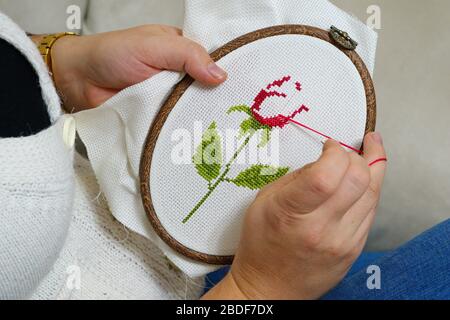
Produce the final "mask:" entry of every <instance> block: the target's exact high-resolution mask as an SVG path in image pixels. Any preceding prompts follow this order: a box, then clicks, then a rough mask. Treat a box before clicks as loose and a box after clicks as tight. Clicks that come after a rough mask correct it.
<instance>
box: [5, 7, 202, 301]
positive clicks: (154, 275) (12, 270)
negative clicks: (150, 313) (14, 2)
mask: <svg viewBox="0 0 450 320" xmlns="http://www.w3.org/2000/svg"><path fill="white" fill-rule="evenodd" d="M0 38H3V39H5V40H7V41H8V42H10V43H11V44H13V45H14V46H15V47H16V48H17V49H18V50H20V51H21V52H22V53H23V54H24V55H25V56H26V57H27V58H28V60H29V61H30V62H31V64H32V65H33V67H34V68H35V70H36V72H37V73H38V75H39V79H40V85H41V88H42V94H43V97H44V101H45V102H46V104H47V106H48V111H49V113H50V117H51V120H52V122H53V125H52V126H51V127H50V128H48V129H46V130H44V131H42V132H40V133H38V134H36V135H34V136H29V137H23V138H10V139H0V221H1V223H0V299H17V298H33V299H180V298H181V299H194V298H198V297H199V295H200V293H201V291H202V280H201V279H197V280H192V279H188V278H187V277H186V276H185V275H184V274H182V273H181V272H180V271H177V270H176V269H175V268H174V267H173V266H172V265H171V264H170V263H169V262H168V260H167V259H166V258H165V257H164V255H163V254H162V253H161V252H160V250H159V249H158V248H156V247H155V246H154V245H153V244H152V243H151V242H150V241H149V240H146V239H145V238H143V237H141V236H139V235H137V234H135V233H133V232H131V231H129V230H127V229H126V228H125V227H124V226H123V225H121V224H120V223H119V222H117V221H116V220H115V219H114V218H113V216H112V215H111V214H110V212H109V210H108V207H107V203H106V201H105V200H104V198H103V197H102V196H101V192H100V190H99V187H98V185H97V182H96V179H95V176H94V173H93V171H92V169H91V167H90V164H89V162H88V161H87V160H85V159H84V158H83V157H81V156H80V155H78V154H76V152H75V151H74V150H73V148H68V147H67V146H66V144H65V143H64V141H63V126H64V121H65V118H66V116H62V115H61V112H60V105H59V99H58V96H57V94H56V91H55V89H54V87H53V84H52V81H51V79H50V77H49V75H48V73H47V71H46V68H45V66H44V64H43V62H42V59H41V57H40V56H39V53H38V52H37V50H36V48H35V47H34V45H33V43H32V42H31V41H30V40H29V39H28V38H27V37H26V35H25V33H24V32H23V31H22V30H20V29H19V27H18V26H17V25H15V24H14V23H13V22H12V21H11V20H10V19H8V18H7V17H6V16H4V15H3V14H1V13H0ZM0 107H1V106H0ZM30 107H32V106H30Z"/></svg>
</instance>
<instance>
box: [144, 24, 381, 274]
mask: <svg viewBox="0 0 450 320" xmlns="http://www.w3.org/2000/svg"><path fill="white" fill-rule="evenodd" d="M287 34H297V35H306V36H310V37H315V38H318V39H321V40H324V41H327V42H329V43H331V44H333V45H335V46H336V47H337V48H338V49H339V50H341V51H342V52H343V53H344V54H345V55H347V56H348V57H349V59H350V60H351V61H352V62H353V64H354V65H355V67H356V69H357V70H358V72H359V74H360V76H361V79H362V81H363V84H364V90H365V93H366V100H367V121H366V130H365V131H366V134H367V133H369V132H372V131H374V130H375V123H376V97H375V89H374V86H373V82H372V78H371V76H370V73H369V71H368V70H367V67H366V65H365V64H364V61H363V60H362V59H361V57H360V56H359V55H358V54H357V53H356V52H355V51H352V50H348V49H345V48H343V47H342V46H340V45H339V44H338V43H337V42H335V40H333V39H332V37H331V36H330V34H329V32H328V31H326V30H323V29H319V28H316V27H311V26H306V25H280V26H274V27H269V28H265V29H260V30H257V31H254V32H251V33H248V34H245V35H243V36H241V37H239V38H236V39H235V40H232V41H231V42H229V43H227V44H225V45H224V46H223V47H221V48H219V49H217V50H216V51H214V52H213V53H212V54H211V57H212V59H213V60H214V61H218V60H220V59H221V58H223V57H224V56H226V55H227V54H229V53H230V52H232V51H234V50H236V49H238V48H240V47H242V46H244V45H246V44H249V43H252V42H254V41H257V40H260V39H264V38H269V37H274V36H280V35H287ZM193 82H194V79H193V78H191V77H190V76H188V75H186V76H185V77H184V78H183V79H182V80H181V81H180V82H179V83H178V84H177V85H176V86H175V88H174V89H173V91H172V93H171V94H170V95H169V97H168V98H167V100H166V101H165V103H164V104H163V106H162V107H161V109H160V111H159V113H158V114H157V116H156V118H155V120H154V122H153V124H152V126H151V128H150V130H149V132H148V135H147V138H146V141H145V144H144V148H143V152H142V156H141V162H140V170H139V176H140V190H141V196H142V202H143V205H144V209H145V211H146V213H147V217H148V219H149V220H150V223H151V224H152V226H153V228H154V229H155V232H156V233H157V234H158V236H159V237H160V238H161V239H162V240H163V241H164V242H165V243H166V244H167V245H168V246H169V247H171V248H172V249H173V250H175V251H176V252H178V253H180V254H182V255H183V256H186V257H188V258H190V259H192V260H195V261H199V262H203V263H207V264H212V265H227V264H231V263H232V261H233V258H234V256H232V255H229V256H219V255H210V254H206V253H202V252H198V251H195V250H192V249H190V248H187V247H186V246H184V245H183V244H181V243H180V242H179V241H177V240H176V239H175V238H173V237H172V236H171V235H170V234H169V233H168V232H167V230H166V229H165V228H164V226H163V225H162V223H161V221H160V220H159V218H158V216H157V214H156V212H155V209H154V207H153V203H152V197H151V193H150V171H151V164H152V158H153V151H154V149H155V146H156V142H157V140H158V137H159V134H160V132H161V129H162V127H163V126H164V123H165V122H166V120H167V117H168V116H169V114H170V112H171V111H172V109H173V108H174V107H175V105H176V104H177V102H178V100H179V99H180V98H181V96H182V95H183V94H184V93H185V92H186V90H187V89H188V88H189V86H190V85H191V84H192V83H193Z"/></svg>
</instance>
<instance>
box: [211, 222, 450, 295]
mask: <svg viewBox="0 0 450 320" xmlns="http://www.w3.org/2000/svg"><path fill="white" fill-rule="evenodd" d="M371 265H375V266H378V267H379V270H380V284H381V288H380V289H372V290H371V289H369V288H368V286H367V280H368V278H369V277H370V276H371V274H372V273H370V274H368V273H367V267H368V266H371ZM227 272H228V268H224V269H221V270H219V271H216V272H214V273H212V274H209V275H208V277H207V280H206V290H208V289H209V288H211V287H212V286H213V285H214V284H215V283H217V282H218V281H220V279H221V278H222V277H223V276H224V275H225V274H226V273H227ZM322 299H323V300H414V299H426V300H437V299H446V300H447V299H450V220H447V221H446V222H443V223H441V224H440V225H438V226H436V227H434V228H433V229H431V230H429V231H427V232H425V233H423V234H421V235H420V236H418V237H417V238H415V239H414V240H412V241H410V242H408V243H407V244H405V245H403V246H402V247H400V248H398V249H396V250H394V251H391V252H386V253H363V254H362V255H361V256H360V257H359V259H358V260H357V261H356V262H355V263H354V265H353V267H352V269H351V270H350V272H349V273H348V274H347V276H346V277H345V278H344V280H342V282H341V283H340V284H339V285H338V286H337V287H336V288H334V289H333V290H331V291H330V292H329V293H328V294H326V295H325V296H324V297H323V298H322Z"/></svg>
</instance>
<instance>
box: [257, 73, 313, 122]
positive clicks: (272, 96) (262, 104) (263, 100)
mask: <svg viewBox="0 0 450 320" xmlns="http://www.w3.org/2000/svg"><path fill="white" fill-rule="evenodd" d="M288 85H291V87H288ZM282 87H285V88H284V89H283V91H281V89H282ZM274 88H275V89H277V88H279V89H277V90H273V89H274ZM289 89H290V90H289ZM301 90H302V86H301V84H300V82H298V81H297V82H295V83H292V82H291V76H286V77H284V78H282V79H280V80H275V81H274V82H272V83H271V84H269V85H268V86H267V87H266V88H265V89H262V90H261V92H260V93H259V94H258V95H257V96H256V98H255V100H254V103H253V105H252V107H251V111H252V114H253V117H254V118H255V119H256V120H257V121H258V122H259V123H261V124H263V125H267V126H269V127H271V128H272V127H279V128H283V127H284V126H285V125H286V124H287V123H288V122H289V120H290V119H293V118H294V117H295V116H296V115H298V114H299V113H300V112H302V111H309V108H308V107H306V106H305V105H303V104H302V105H301V106H300V107H299V108H297V109H295V110H294V111H292V112H289V114H286V115H283V114H281V113H278V114H276V115H274V116H271V115H269V116H264V115H263V112H262V111H263V110H262V108H268V109H269V108H271V109H275V110H276V107H274V104H277V103H278V107H280V105H279V103H280V100H281V99H286V98H291V97H290V96H289V95H293V94H295V93H297V92H300V91H301ZM280 98H281V99H280ZM285 103H286V102H285ZM270 104H272V105H270ZM279 109H280V108H278V110H279ZM281 111H282V110H281ZM278 112H280V110H279V111H278Z"/></svg>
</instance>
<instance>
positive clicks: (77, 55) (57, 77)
mask: <svg viewBox="0 0 450 320" xmlns="http://www.w3.org/2000/svg"><path fill="white" fill-rule="evenodd" d="M85 51H86V49H85V48H84V37H82V36H80V37H74V36H67V37H62V38H60V39H58V41H56V42H55V43H54V45H53V47H52V74H53V81H54V84H55V87H56V89H57V90H58V92H59V94H60V97H61V99H62V101H63V104H64V105H65V107H66V109H69V110H72V111H73V112H76V111H79V110H76V108H75V106H74V105H73V103H72V102H71V101H70V97H71V95H72V92H74V91H75V92H76V91H79V92H80V94H81V91H82V88H81V85H80V84H79V83H78V82H77V79H80V78H81V74H83V70H82V68H83V65H84V64H85V63H84V62H85V61H87V59H88V57H87V54H86V53H85ZM69 92H71V94H68V93H69Z"/></svg>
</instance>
